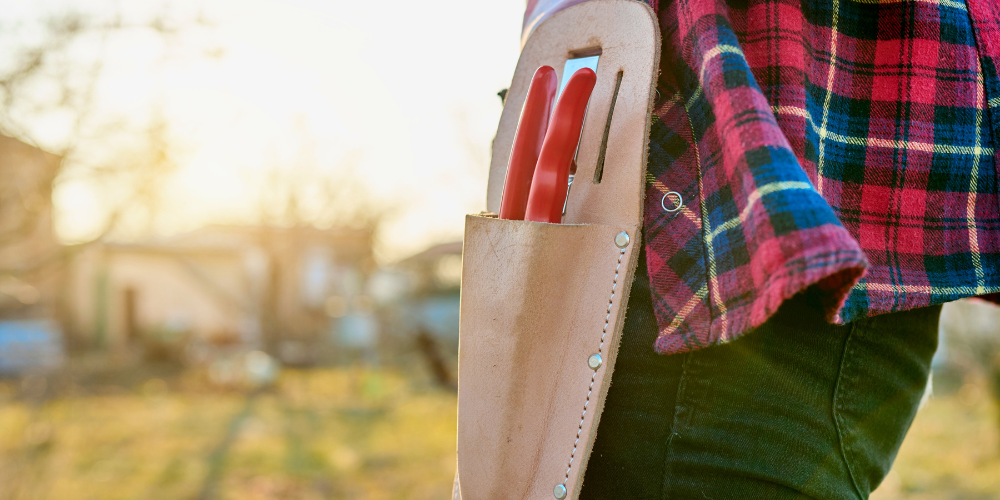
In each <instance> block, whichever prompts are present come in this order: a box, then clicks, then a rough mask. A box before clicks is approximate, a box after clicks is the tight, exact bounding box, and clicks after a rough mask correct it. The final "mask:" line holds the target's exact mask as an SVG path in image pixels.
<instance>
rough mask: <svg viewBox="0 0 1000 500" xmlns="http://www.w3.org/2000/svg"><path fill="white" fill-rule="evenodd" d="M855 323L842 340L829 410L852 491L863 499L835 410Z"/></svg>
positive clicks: (838, 400)
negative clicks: (842, 346)
mask: <svg viewBox="0 0 1000 500" xmlns="http://www.w3.org/2000/svg"><path fill="white" fill-rule="evenodd" d="M857 325H858V323H853V324H851V329H850V330H849V331H848V332H847V339H846V340H845V341H844V352H843V354H842V355H841V358H840V369H839V370H838V371H837V385H836V386H834V389H833V404H832V405H831V412H832V413H833V425H834V427H835V428H836V429H837V440H838V441H840V456H841V458H842V459H843V460H844V465H845V466H847V474H848V475H850V476H851V484H852V485H853V486H854V491H855V492H856V493H857V494H858V498H860V499H864V498H866V497H865V494H864V493H862V492H861V486H859V485H858V480H857V478H856V477H855V475H854V468H853V467H852V466H851V461H850V460H849V459H848V458H847V445H846V443H845V439H844V435H845V432H844V430H843V423H842V422H841V418H840V414H839V412H838V411H837V410H838V409H839V407H840V388H841V385H842V384H843V383H844V378H845V375H844V371H845V368H846V367H847V363H848V355H849V351H850V350H851V340H852V339H853V338H854V330H855V329H857Z"/></svg>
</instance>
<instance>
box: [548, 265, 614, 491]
mask: <svg viewBox="0 0 1000 500" xmlns="http://www.w3.org/2000/svg"><path fill="white" fill-rule="evenodd" d="M624 257H625V249H624V248H623V249H622V250H621V253H619V254H618V264H617V265H616V266H615V277H614V280H612V282H611V298H609V299H608V311H607V315H605V316H604V329H603V330H602V331H601V344H600V345H599V346H598V347H597V354H603V353H604V338H605V337H607V335H608V325H610V324H611V306H612V305H613V304H614V301H615V290H616V289H617V288H618V273H619V272H620V271H621V268H622V258H624ZM597 371H598V370H594V373H593V374H592V375H591V376H590V387H589V388H588V389H587V401H586V402H585V403H583V414H582V415H580V425H578V426H577V429H576V441H573V451H572V452H570V454H569V465H567V466H566V476H565V477H563V481H562V485H563V487H566V483H567V482H569V473H570V471H571V470H573V460H574V459H575V458H576V449H577V448H578V447H579V445H580V434H582V433H583V421H584V419H586V417H587V407H588V406H590V396H591V394H592V393H593V392H594V383H595V381H596V380H597Z"/></svg>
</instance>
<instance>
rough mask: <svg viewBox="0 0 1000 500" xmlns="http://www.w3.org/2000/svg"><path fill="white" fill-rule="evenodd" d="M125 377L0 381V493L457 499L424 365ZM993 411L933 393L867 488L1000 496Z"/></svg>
mask: <svg viewBox="0 0 1000 500" xmlns="http://www.w3.org/2000/svg"><path fill="white" fill-rule="evenodd" d="M124 378H125V380H124V381H122V380H118V379H108V380H102V379H100V378H98V380H96V381H95V380H88V381H82V382H80V383H74V382H59V381H58V380H56V381H52V382H49V384H50V386H49V387H44V388H42V389H43V390H40V389H38V388H37V387H35V388H32V382H31V381H27V382H26V381H18V380H10V379H9V380H5V381H0V499H2V500H36V499H37V500H41V499H47V500H49V499H51V500H76V499H80V500H105V499H108V500H112V499H172V500H173V499H182V500H187V499H192V500H194V499H199V500H200V499H204V500H208V499H241V500H243V499H247V500H257V499H260V500H263V499H307V500H308V499H328V498H334V499H341V498H345V499H353V498H364V499H408V500H409V499H413V500H420V499H432V498H434V499H441V498H448V494H449V492H450V486H451V480H452V477H453V474H454V467H455V452H454V449H455V401H456V400H455V396H454V394H452V393H450V392H448V391H444V390H440V389H436V388H434V387H433V386H432V385H431V384H430V383H428V382H426V381H425V380H424V379H422V378H421V377H419V376H417V377H414V376H404V375H403V374H402V373H399V372H395V371H391V370H385V371H371V370H365V369H351V368H342V369H314V370H307V371H298V370H285V371H284V372H283V373H282V375H281V377H280V378H279V380H278V382H277V384H276V386H275V387H273V388H270V389H267V390H261V391H238V390H222V389H211V388H209V386H208V385H207V384H206V383H205V381H204V379H203V378H202V376H201V375H200V374H199V373H198V372H195V371H176V372H175V371H171V370H166V371H164V372H163V373H157V372H155V371H154V372H148V371H146V372H143V374H140V375H136V376H134V377H131V378H129V377H124ZM35 384H36V385H37V384H38V383H37V382H35ZM60 384H61V385H60ZM33 391H34V392H35V393H43V392H44V393H46V394H48V396H45V397H35V396H32V393H33ZM997 420H998V417H997V412H996V408H993V407H992V405H991V403H990V402H989V401H988V399H987V397H986V391H985V389H984V388H983V386H982V385H981V384H975V383H973V384H967V385H966V386H964V387H963V388H962V389H961V390H959V391H958V392H957V393H955V394H953V395H949V396H947V397H940V398H934V399H932V400H931V401H930V402H929V403H928V405H927V406H926V407H925V408H924V409H923V410H921V412H920V414H919V415H918V417H917V421H916V423H915V424H914V427H913V430H912V432H911V433H910V436H909V437H908V439H907V441H906V443H905V444H904V446H903V449H902V451H901V453H900V456H899V459H898V461H897V463H896V466H895V468H894V469H893V472H892V473H891V474H890V476H889V478H888V479H887V480H886V482H885V483H884V484H883V487H882V488H880V490H879V491H878V492H877V493H876V494H875V495H874V496H873V498H877V499H879V500H898V499H913V500H924V499H928V500H929V499H935V500H939V499H996V498H1000V437H998V435H997V424H996V422H997Z"/></svg>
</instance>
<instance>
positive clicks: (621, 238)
mask: <svg viewBox="0 0 1000 500" xmlns="http://www.w3.org/2000/svg"><path fill="white" fill-rule="evenodd" d="M628 242H629V237H628V233H626V232H625V231H622V232H620V233H618V234H616V235H615V245H618V248H625V247H627V246H628Z"/></svg>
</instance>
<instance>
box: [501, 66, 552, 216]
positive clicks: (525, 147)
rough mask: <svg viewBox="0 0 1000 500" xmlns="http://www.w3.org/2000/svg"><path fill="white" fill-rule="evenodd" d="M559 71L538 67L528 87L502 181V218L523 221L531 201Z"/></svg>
mask: <svg viewBox="0 0 1000 500" xmlns="http://www.w3.org/2000/svg"><path fill="white" fill-rule="evenodd" d="M557 87H558V82H557V81H556V70H554V69H552V67H551V66H542V67H540V68H538V69H537V70H535V75H534V76H533V77H532V78H531V85H530V86H529V87H528V96H527V97H526V98H525V100H524V107H523V108H522V109H521V118H520V120H519V121H518V123H517V132H516V133H515V135H514V146H513V148H511V152H510V164H509V166H508V167H507V177H506V178H505V179H504V183H503V198H502V199H501V201H500V218H501V219H513V220H524V209H525V207H526V205H527V204H528V191H529V190H530V189H531V177H532V175H534V173H535V165H536V164H537V163H538V154H539V152H540V151H541V150H542V140H543V139H544V138H545V130H546V129H547V128H548V124H549V115H550V114H552V103H553V101H555V97H556V88H557Z"/></svg>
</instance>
